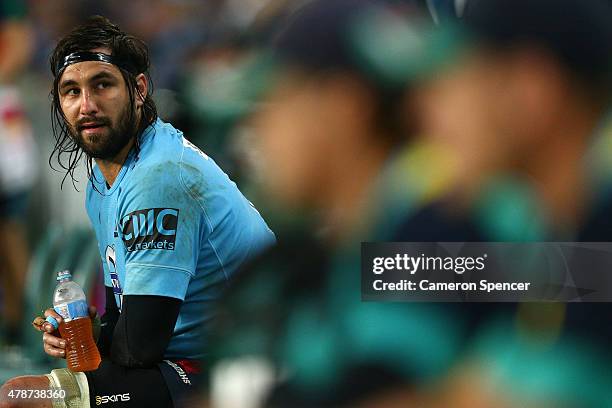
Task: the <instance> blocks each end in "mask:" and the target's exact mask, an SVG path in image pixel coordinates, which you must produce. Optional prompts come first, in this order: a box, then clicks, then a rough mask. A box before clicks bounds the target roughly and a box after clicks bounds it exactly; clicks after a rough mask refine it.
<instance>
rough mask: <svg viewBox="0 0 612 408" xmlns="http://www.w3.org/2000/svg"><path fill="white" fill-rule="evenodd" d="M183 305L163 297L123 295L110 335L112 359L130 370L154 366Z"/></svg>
mask: <svg viewBox="0 0 612 408" xmlns="http://www.w3.org/2000/svg"><path fill="white" fill-rule="evenodd" d="M182 303H183V302H182V301H181V300H179V299H175V298H171V297H165V296H149V295H127V296H124V297H123V303H122V307H121V309H122V310H121V314H120V316H119V319H118V320H117V324H116V326H115V331H114V333H113V339H112V344H111V351H110V357H111V360H112V361H113V362H114V363H115V364H118V365H121V366H124V367H131V368H147V367H153V366H154V365H156V364H157V363H159V362H161V361H162V359H163V356H164V352H165V350H166V348H167V347H168V343H169V342H170V338H171V337H172V333H173V331H174V326H175V324H176V320H177V318H178V315H179V311H180V309H181V305H182Z"/></svg>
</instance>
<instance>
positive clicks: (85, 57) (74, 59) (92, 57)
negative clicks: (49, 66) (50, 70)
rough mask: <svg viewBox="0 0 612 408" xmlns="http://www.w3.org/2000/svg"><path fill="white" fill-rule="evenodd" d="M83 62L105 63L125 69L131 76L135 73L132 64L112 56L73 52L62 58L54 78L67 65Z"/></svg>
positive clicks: (99, 53)
mask: <svg viewBox="0 0 612 408" xmlns="http://www.w3.org/2000/svg"><path fill="white" fill-rule="evenodd" d="M83 61H100V62H107V63H109V64H113V65H115V66H117V67H119V68H122V69H125V70H126V71H129V72H131V73H132V74H136V73H137V72H136V69H135V68H134V66H133V65H132V64H129V63H127V62H126V61H123V60H121V59H119V58H117V57H114V56H112V55H108V54H104V53H102V52H89V51H82V52H73V53H71V54H68V55H66V57H64V61H63V62H60V63H59V64H57V67H56V70H55V72H56V76H58V75H60V74H61V73H62V72H63V71H64V70H65V69H66V67H68V66H69V65H72V64H76V63H78V62H83Z"/></svg>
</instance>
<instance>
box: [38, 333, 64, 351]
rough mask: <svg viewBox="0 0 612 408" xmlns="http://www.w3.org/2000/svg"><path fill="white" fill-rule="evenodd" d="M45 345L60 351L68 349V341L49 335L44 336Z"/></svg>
mask: <svg viewBox="0 0 612 408" xmlns="http://www.w3.org/2000/svg"><path fill="white" fill-rule="evenodd" d="M43 343H45V344H48V345H49V346H52V347H56V348H60V349H64V348H66V340H64V339H61V338H59V337H55V336H54V335H52V334H49V333H45V334H43Z"/></svg>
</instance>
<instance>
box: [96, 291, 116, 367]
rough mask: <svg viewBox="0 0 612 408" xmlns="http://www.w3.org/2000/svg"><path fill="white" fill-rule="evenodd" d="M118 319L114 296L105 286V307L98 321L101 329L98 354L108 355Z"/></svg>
mask: <svg viewBox="0 0 612 408" xmlns="http://www.w3.org/2000/svg"><path fill="white" fill-rule="evenodd" d="M118 319H119V308H118V307H117V303H116V302H115V295H114V293H113V288H109V287H108V286H106V306H105V309H104V315H103V316H102V318H101V319H100V320H101V322H102V327H101V330H100V337H98V343H97V345H98V350H100V354H101V355H102V356H103V357H104V356H108V355H110V348H111V344H112V341H113V333H114V331H115V325H116V324H117V320H118Z"/></svg>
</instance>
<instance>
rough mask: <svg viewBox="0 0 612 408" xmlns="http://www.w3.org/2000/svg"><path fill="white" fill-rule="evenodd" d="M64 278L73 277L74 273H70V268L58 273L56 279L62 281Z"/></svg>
mask: <svg viewBox="0 0 612 408" xmlns="http://www.w3.org/2000/svg"><path fill="white" fill-rule="evenodd" d="M63 279H72V274H71V273H70V271H69V270H64V271H59V272H58V273H57V278H56V280H58V281H60V280H63Z"/></svg>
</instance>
